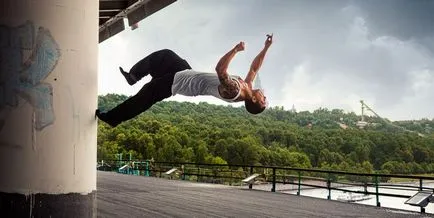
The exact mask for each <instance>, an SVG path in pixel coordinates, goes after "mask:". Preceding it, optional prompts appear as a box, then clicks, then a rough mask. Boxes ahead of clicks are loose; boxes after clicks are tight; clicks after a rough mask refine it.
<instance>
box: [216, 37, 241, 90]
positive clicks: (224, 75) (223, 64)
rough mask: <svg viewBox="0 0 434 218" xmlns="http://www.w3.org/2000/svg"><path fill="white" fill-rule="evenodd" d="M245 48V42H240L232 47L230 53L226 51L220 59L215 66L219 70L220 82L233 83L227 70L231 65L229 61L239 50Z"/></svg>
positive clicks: (224, 83)
mask: <svg viewBox="0 0 434 218" xmlns="http://www.w3.org/2000/svg"><path fill="white" fill-rule="evenodd" d="M243 50H244V42H240V43H238V44H237V45H236V46H235V47H234V48H233V49H231V50H230V51H229V52H228V53H226V54H225V55H224V56H223V57H222V58H221V59H220V61H219V62H218V63H217V66H216V67H215V70H216V72H217V75H218V77H219V79H220V83H221V84H223V85H229V84H231V82H230V79H229V74H228V72H227V69H228V67H229V63H230V62H231V61H232V59H233V58H234V56H235V54H236V53H237V52H239V51H243Z"/></svg>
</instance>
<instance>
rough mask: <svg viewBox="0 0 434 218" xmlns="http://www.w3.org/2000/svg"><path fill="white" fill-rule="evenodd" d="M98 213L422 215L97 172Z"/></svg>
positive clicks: (273, 215) (328, 215)
mask: <svg viewBox="0 0 434 218" xmlns="http://www.w3.org/2000/svg"><path fill="white" fill-rule="evenodd" d="M97 188H98V190H97V199H98V200H97V202H98V217H129V218H130V217H237V218H238V217H249V218H250V217H285V218H288V217H309V218H313V217H334V218H337V217H345V218H347V217H376V218H377V217H382V218H385V217H393V218H400V217H402V218H404V217H405V218H411V217H428V215H421V214H417V213H410V212H405V211H397V210H390V209H385V208H377V207H373V206H367V205H359V204H349V203H344V202H338V201H329V200H324V199H317V198H311V197H305V196H296V195H288V194H281V193H273V192H264V191H257V190H248V189H246V188H240V187H230V186H223V185H214V184H203V183H194V182H187V181H178V180H166V179H160V178H154V177H143V176H131V175H123V174H117V173H112V172H101V171H98V187H97Z"/></svg>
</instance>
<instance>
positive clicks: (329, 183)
mask: <svg viewBox="0 0 434 218" xmlns="http://www.w3.org/2000/svg"><path fill="white" fill-rule="evenodd" d="M330 186H331V180H330V173H328V174H327V189H328V191H329V195H328V196H327V199H328V200H330V199H331V197H332V196H331V195H332V193H331V189H330Z"/></svg>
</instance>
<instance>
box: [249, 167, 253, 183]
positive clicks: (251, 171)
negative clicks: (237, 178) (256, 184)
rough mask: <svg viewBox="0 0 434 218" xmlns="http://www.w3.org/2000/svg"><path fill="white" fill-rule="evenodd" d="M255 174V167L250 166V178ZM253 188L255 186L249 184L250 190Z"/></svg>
mask: <svg viewBox="0 0 434 218" xmlns="http://www.w3.org/2000/svg"><path fill="white" fill-rule="evenodd" d="M252 174H253V166H250V176H251V175H252ZM252 188H253V184H252V183H250V184H249V189H252Z"/></svg>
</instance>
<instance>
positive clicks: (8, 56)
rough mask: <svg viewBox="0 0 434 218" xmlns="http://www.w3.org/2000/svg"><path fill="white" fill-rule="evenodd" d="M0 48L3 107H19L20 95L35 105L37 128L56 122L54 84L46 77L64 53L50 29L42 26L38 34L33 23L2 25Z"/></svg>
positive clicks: (0, 88) (1, 98) (0, 108)
mask: <svg viewBox="0 0 434 218" xmlns="http://www.w3.org/2000/svg"><path fill="white" fill-rule="evenodd" d="M0 50H1V52H0V73H1V74H0V110H2V109H4V108H6V107H11V108H16V107H17V106H18V105H19V98H18V97H21V98H22V99H24V100H25V101H26V102H28V103H29V104H31V105H32V107H33V111H34V113H35V121H36V122H35V123H36V126H35V128H36V129H37V130H42V129H44V128H45V127H47V126H49V125H51V124H53V123H54V120H55V116H54V109H53V87H52V85H51V84H50V83H46V82H43V80H44V79H46V78H47V76H48V75H49V74H50V73H51V72H52V71H53V70H54V68H55V67H56V65H57V62H58V60H59V58H60V55H61V54H60V49H59V46H58V44H57V43H56V41H55V40H54V38H53V37H52V36H51V34H50V32H49V31H48V30H47V29H45V28H43V27H39V28H38V31H37V34H36V37H35V27H34V25H33V23H31V22H26V23H25V24H23V25H21V26H18V27H8V26H0ZM25 52H27V53H29V54H30V55H29V57H26V56H25V55H24V54H25ZM0 128H1V127H0ZM0 131H1V129H0Z"/></svg>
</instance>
